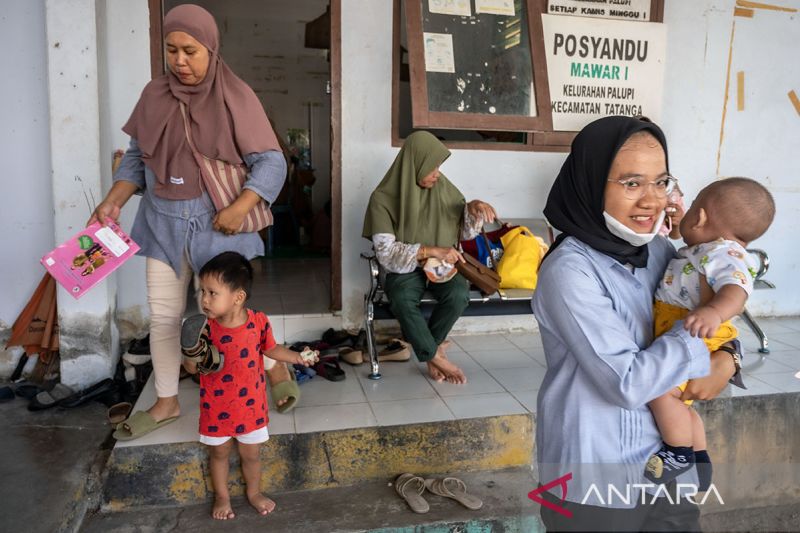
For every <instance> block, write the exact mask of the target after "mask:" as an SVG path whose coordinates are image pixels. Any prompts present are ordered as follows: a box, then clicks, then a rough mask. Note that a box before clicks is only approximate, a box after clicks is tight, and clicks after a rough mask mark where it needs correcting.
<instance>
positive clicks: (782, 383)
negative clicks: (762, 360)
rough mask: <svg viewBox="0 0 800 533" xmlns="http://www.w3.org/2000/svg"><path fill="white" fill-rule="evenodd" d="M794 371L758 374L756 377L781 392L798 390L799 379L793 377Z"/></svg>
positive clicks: (799, 386) (799, 388)
mask: <svg viewBox="0 0 800 533" xmlns="http://www.w3.org/2000/svg"><path fill="white" fill-rule="evenodd" d="M795 373H796V371H795V370H792V371H789V372H785V373H781V374H759V375H758V376H756V378H757V379H759V380H760V381H763V382H764V383H766V384H767V385H772V386H773V387H775V388H777V389H779V390H781V391H782V392H800V379H798V378H797V377H795ZM746 383H747V382H746V381H745V384H746Z"/></svg>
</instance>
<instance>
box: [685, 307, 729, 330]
mask: <svg viewBox="0 0 800 533" xmlns="http://www.w3.org/2000/svg"><path fill="white" fill-rule="evenodd" d="M720 324H722V319H720V316H719V313H717V311H716V310H715V309H714V308H713V307H709V306H707V305H706V306H701V307H698V308H697V309H695V310H694V311H691V312H690V313H689V314H688V315H686V318H685V319H684V321H683V327H684V329H686V331H688V332H689V333H691V334H692V336H693V337H703V338H708V337H713V336H714V333H716V332H717V330H718V329H719V326H720Z"/></svg>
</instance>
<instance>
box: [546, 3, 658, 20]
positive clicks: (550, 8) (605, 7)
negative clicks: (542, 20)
mask: <svg viewBox="0 0 800 533" xmlns="http://www.w3.org/2000/svg"><path fill="white" fill-rule="evenodd" d="M547 12H548V13H549V14H551V15H573V16H576V17H595V18H605V19H618V20H643V21H648V20H650V0H548V2H547Z"/></svg>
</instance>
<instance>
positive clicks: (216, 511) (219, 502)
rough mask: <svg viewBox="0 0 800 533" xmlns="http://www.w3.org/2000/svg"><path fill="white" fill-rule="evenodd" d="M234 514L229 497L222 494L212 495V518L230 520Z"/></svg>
mask: <svg viewBox="0 0 800 533" xmlns="http://www.w3.org/2000/svg"><path fill="white" fill-rule="evenodd" d="M235 516H236V515H235V514H234V513H233V508H232V507H231V499H230V498H223V497H222V496H215V497H214V508H213V509H212V510H211V517H212V518H213V519H214V520H230V519H232V518H234V517H235Z"/></svg>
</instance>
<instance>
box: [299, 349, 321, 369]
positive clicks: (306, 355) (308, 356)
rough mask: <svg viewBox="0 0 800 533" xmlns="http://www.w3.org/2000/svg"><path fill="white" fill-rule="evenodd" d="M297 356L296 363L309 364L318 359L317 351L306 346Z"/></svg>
mask: <svg viewBox="0 0 800 533" xmlns="http://www.w3.org/2000/svg"><path fill="white" fill-rule="evenodd" d="M298 358H299V361H297V364H299V365H305V366H311V365H313V364H314V363H316V362H318V361H319V352H318V351H317V350H312V349H311V348H309V347H308V346H305V347H303V351H302V352H300V354H299V356H298Z"/></svg>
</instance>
